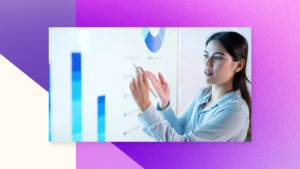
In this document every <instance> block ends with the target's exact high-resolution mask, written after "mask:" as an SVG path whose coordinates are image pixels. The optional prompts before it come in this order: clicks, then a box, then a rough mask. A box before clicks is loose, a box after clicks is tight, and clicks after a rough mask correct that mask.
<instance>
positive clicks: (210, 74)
mask: <svg viewBox="0 0 300 169" xmlns="http://www.w3.org/2000/svg"><path fill="white" fill-rule="evenodd" d="M204 74H205V76H212V75H213V73H211V72H209V71H204Z"/></svg>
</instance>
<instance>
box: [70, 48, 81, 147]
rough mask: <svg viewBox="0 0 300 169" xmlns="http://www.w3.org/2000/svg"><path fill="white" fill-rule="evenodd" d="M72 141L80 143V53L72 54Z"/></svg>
mask: <svg viewBox="0 0 300 169" xmlns="http://www.w3.org/2000/svg"><path fill="white" fill-rule="evenodd" d="M71 59H72V71H71V72H72V82H71V83H72V141H73V142H81V141H82V118H81V117H82V90H81V89H82V83H81V82H82V81H81V80H82V79H81V53H72V58H71Z"/></svg>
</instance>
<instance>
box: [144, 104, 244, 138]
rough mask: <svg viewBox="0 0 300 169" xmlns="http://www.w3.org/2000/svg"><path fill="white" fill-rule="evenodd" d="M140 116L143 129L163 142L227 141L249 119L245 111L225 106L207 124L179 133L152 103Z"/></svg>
mask: <svg viewBox="0 0 300 169" xmlns="http://www.w3.org/2000/svg"><path fill="white" fill-rule="evenodd" d="M138 117H139V119H140V120H141V121H142V122H143V124H144V125H143V131H146V133H147V134H148V135H150V136H151V137H152V138H154V139H155V140H157V141H162V142H169V141H172V142H199V141H227V140H229V139H230V138H232V137H234V136H235V135H236V134H238V133H239V132H240V131H241V130H242V128H243V127H244V125H245V124H246V120H247V116H246V114H245V113H244V112H243V111H239V110H234V109H232V108H225V109H223V110H222V111H221V112H219V113H218V114H217V115H215V116H214V117H213V118H212V119H211V120H210V121H208V122H207V123H206V124H203V125H200V126H198V127H197V128H196V129H194V130H192V131H190V132H189V133H185V134H179V133H177V132H176V130H175V129H174V128H173V127H171V125H170V123H169V122H168V121H167V120H165V119H164V118H163V117H162V116H161V115H160V113H159V112H158V110H156V109H155V107H154V105H152V104H151V105H150V106H149V107H148V108H147V109H146V111H144V112H143V113H141V114H140V115H139V116H138Z"/></svg>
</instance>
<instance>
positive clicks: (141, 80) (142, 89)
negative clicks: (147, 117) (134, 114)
mask: <svg viewBox="0 0 300 169" xmlns="http://www.w3.org/2000/svg"><path fill="white" fill-rule="evenodd" d="M139 69H140V70H141V71H142V74H141V73H140V72H139V71H137V80H136V79H133V80H132V82H131V83H130V90H131V94H132V95H133V98H134V100H135V101H136V103H137V105H138V106H139V108H140V110H141V111H145V110H146V109H147V107H148V106H149V105H150V104H151V102H150V99H149V90H150V85H149V82H148V77H147V74H146V73H145V71H144V70H143V68H141V67H139Z"/></svg>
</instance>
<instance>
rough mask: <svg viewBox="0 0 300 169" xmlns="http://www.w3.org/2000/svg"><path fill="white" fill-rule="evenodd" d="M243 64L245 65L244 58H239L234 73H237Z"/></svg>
mask: <svg viewBox="0 0 300 169" xmlns="http://www.w3.org/2000/svg"><path fill="white" fill-rule="evenodd" d="M244 66H245V60H244V59H241V60H240V61H238V66H237V68H236V69H235V73H238V72H239V71H241V70H242V69H243V67H244Z"/></svg>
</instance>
